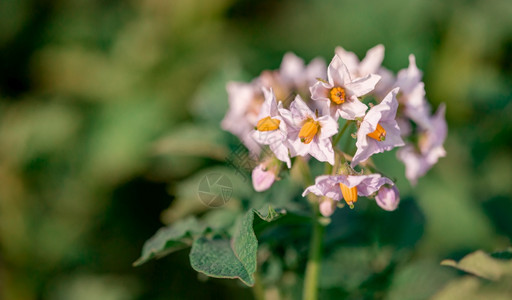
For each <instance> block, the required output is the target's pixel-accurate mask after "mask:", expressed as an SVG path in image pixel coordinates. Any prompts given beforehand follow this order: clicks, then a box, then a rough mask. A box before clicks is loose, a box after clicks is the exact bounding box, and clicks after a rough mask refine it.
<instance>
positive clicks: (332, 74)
mask: <svg viewBox="0 0 512 300" xmlns="http://www.w3.org/2000/svg"><path fill="white" fill-rule="evenodd" d="M327 79H328V81H329V84H330V85H331V86H343V85H345V83H346V82H351V81H352V80H351V78H350V74H349V71H348V69H347V66H345V64H343V61H342V60H341V58H340V57H339V56H338V55H334V57H333V59H332V61H331V63H330V64H329V67H328V68H327Z"/></svg>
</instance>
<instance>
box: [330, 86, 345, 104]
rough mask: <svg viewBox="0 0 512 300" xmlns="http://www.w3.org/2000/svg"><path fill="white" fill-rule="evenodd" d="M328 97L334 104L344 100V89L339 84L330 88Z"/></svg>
mask: <svg viewBox="0 0 512 300" xmlns="http://www.w3.org/2000/svg"><path fill="white" fill-rule="evenodd" d="M329 98H330V99H331V101H332V102H334V103H336V104H341V103H343V102H345V89H344V88H342V87H339V86H337V87H334V88H332V89H331V91H330V93H329Z"/></svg>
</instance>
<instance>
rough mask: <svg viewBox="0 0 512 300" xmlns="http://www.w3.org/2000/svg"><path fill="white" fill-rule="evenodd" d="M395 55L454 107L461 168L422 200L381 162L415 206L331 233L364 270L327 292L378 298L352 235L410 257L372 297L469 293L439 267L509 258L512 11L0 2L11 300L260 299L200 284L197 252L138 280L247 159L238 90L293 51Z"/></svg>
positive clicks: (495, 3) (353, 269) (1, 150)
mask: <svg viewBox="0 0 512 300" xmlns="http://www.w3.org/2000/svg"><path fill="white" fill-rule="evenodd" d="M379 43H382V44H384V46H385V47H386V56H385V59H384V62H383V65H384V66H386V67H388V68H389V69H391V70H393V71H395V72H396V71H398V70H400V69H401V68H405V67H407V64H408V60H407V56H408V55H409V54H410V53H413V54H415V55H416V58H417V64H418V67H419V68H420V69H422V70H423V72H424V80H425V85H426V91H427V97H428V99H429V100H430V102H431V103H432V105H433V106H434V107H437V105H439V103H441V102H445V103H446V104H447V120H448V124H449V134H448V139H447V141H446V144H445V146H446V150H447V153H448V155H447V157H446V158H444V159H441V160H440V162H439V163H438V165H437V166H435V167H434V168H433V169H432V170H431V171H430V172H429V173H428V174H427V176H426V177H424V178H422V179H420V181H419V184H418V185H417V186H416V187H415V188H414V189H411V187H410V186H409V185H408V183H407V182H405V180H404V179H403V175H399V174H403V171H404V167H403V166H402V165H401V164H400V163H399V162H397V161H396V160H395V159H394V153H390V154H389V155H382V156H381V157H380V159H378V160H377V163H378V164H381V165H382V166H383V169H386V170H387V171H388V172H390V173H392V174H394V175H395V176H397V177H399V178H401V180H400V181H399V187H400V189H401V193H402V198H403V202H402V206H401V207H400V209H399V210H398V211H397V212H393V213H387V212H384V211H375V212H373V211H372V212H370V213H364V212H362V210H356V211H348V210H344V211H343V212H341V213H338V214H337V215H334V218H333V224H332V225H331V227H330V230H336V225H337V221H336V220H335V218H336V216H338V220H340V219H343V220H345V221H340V222H341V224H338V226H339V227H338V229H339V228H341V230H342V231H343V233H341V234H340V236H343V238H342V241H344V242H345V243H346V244H350V245H353V246H354V247H351V248H344V249H345V250H343V251H337V252H335V251H333V253H330V254H331V255H333V256H334V258H333V259H334V260H336V261H338V260H339V261H340V262H343V261H345V262H346V261H347V259H346V257H349V260H350V261H351V262H352V265H350V264H348V265H347V264H346V263H344V264H341V266H342V267H340V270H327V271H326V273H327V274H329V273H328V272H330V271H332V272H346V274H345V273H344V274H345V275H346V276H345V275H343V276H345V277H344V278H345V280H344V281H343V282H341V283H340V282H337V281H333V282H329V280H324V281H323V282H324V289H325V290H324V291H327V292H329V293H331V292H332V293H333V294H334V295H341V296H347V297H348V296H350V297H352V298H353V299H359V298H363V297H367V296H368V295H367V294H366V292H365V288H364V286H363V288H359V289H354V287H357V286H360V285H359V283H360V282H358V280H360V281H361V282H362V281H364V280H365V278H367V275H366V274H365V272H367V269H365V267H364V266H366V265H368V264H369V265H372V264H373V263H375V261H373V260H372V261H371V262H369V261H368V259H367V258H365V253H366V252H368V251H370V250H368V249H370V248H371V247H369V246H371V245H372V243H371V242H368V240H371V239H368V240H364V241H362V242H361V241H359V240H358V239H357V238H354V236H353V235H350V233H347V232H346V231H350V230H353V232H354V233H353V234H356V233H358V232H361V231H363V229H365V230H366V229H368V231H367V232H370V233H372V232H381V231H382V232H384V236H387V237H389V239H391V240H392V242H390V244H391V245H393V247H394V248H393V249H394V250H390V249H387V248H384V249H387V250H386V251H388V252H386V251H384V250H382V251H380V252H379V254H378V255H377V258H375V257H374V256H372V257H373V258H375V259H377V260H378V261H381V260H384V261H389V260H390V258H389V257H391V256H398V257H401V259H399V260H398V261H399V262H398V263H396V264H394V265H393V268H391V269H390V268H388V269H386V272H384V275H383V278H384V279H382V278H381V279H379V281H378V282H381V283H380V284H381V285H382V286H385V287H386V288H385V289H384V288H382V290H386V291H387V292H386V293H380V294H379V293H377V292H375V290H372V291H373V292H372V293H371V294H372V295H373V296H368V297H369V298H378V299H381V298H386V299H424V298H428V297H430V296H431V295H433V294H434V293H435V292H436V291H438V290H440V289H441V288H442V287H443V285H444V284H446V281H447V279H449V278H453V277H454V276H456V274H455V273H454V271H453V270H449V269H447V268H446V267H441V266H439V262H440V261H441V260H442V259H445V258H460V257H462V256H463V255H465V254H467V253H469V252H471V251H474V250H476V249H483V250H486V251H495V250H500V249H504V248H506V247H507V246H509V245H510V239H511V237H512V221H511V219H510V215H511V213H512V184H511V183H512V142H511V141H512V139H511V137H512V101H511V100H512V2H511V1H507V0H485V1H484V0H473V1H469V0H458V1H441V0H411V1H398V0H390V1H380V0H369V1H355V0H343V1H335V0H324V1H312V0H294V1H292V0H282V1H271V0H261V1H254V0H240V1H235V0H167V1H165V0H142V1H120V0H110V1H100V0H74V1H64V0H55V1H44V0H2V1H0V299H192V298H194V299H195V298H200V299H214V298H216V299H217V298H239V299H246V298H248V297H252V296H251V291H250V289H248V288H244V287H242V286H241V285H240V284H239V283H237V282H236V281H233V280H218V279H208V280H206V279H205V278H204V277H202V276H198V275H197V273H196V272H195V271H193V270H192V269H191V267H190V265H189V262H188V250H184V251H180V252H178V253H175V254H173V255H171V256H169V257H166V258H164V259H162V260H159V261H153V262H151V263H148V264H146V265H143V266H141V267H137V268H133V267H132V266H131V264H132V262H133V261H135V260H136V259H137V258H138V256H139V254H140V250H141V248H142V245H143V243H144V241H145V240H146V239H148V238H149V237H150V236H151V235H152V234H153V233H154V232H155V231H156V230H157V229H158V228H159V227H161V226H162V225H163V224H164V223H169V222H172V221H173V220H175V219H177V218H179V217H180V216H183V215H186V214H189V213H197V212H199V211H200V210H204V209H205V208H204V207H202V208H201V205H202V204H201V203H199V201H198V199H197V198H195V191H194V190H193V189H194V188H195V185H196V184H197V182H198V179H197V178H196V179H194V177H192V179H190V176H191V175H193V174H195V173H196V172H197V171H198V170H201V169H205V168H210V167H212V166H221V165H223V164H224V162H223V160H224V158H225V157H226V155H227V154H228V153H229V151H230V149H232V147H233V145H236V143H237V142H236V138H234V137H233V136H231V135H230V134H228V133H225V132H222V130H221V129H220V120H221V119H222V117H223V116H224V113H225V112H226V110H227V107H228V104H227V94H226V92H225V84H226V82H227V81H229V80H242V81H250V80H251V79H252V78H254V77H256V76H258V75H259V73H260V72H261V71H263V70H264V69H277V68H278V67H279V64H280V61H281V59H282V56H283V55H284V53H285V52H287V51H292V52H294V53H295V54H297V55H298V56H300V57H302V58H304V59H305V60H306V61H310V60H311V59H312V58H314V57H316V56H321V57H323V58H324V59H325V60H326V61H329V60H330V59H331V58H332V56H333V54H334V48H335V47H336V46H343V47H344V48H345V49H348V50H351V51H354V52H355V53H356V54H358V55H359V57H362V56H363V55H364V53H365V52H366V50H367V49H369V48H371V47H373V46H374V45H376V44H379ZM400 176H401V177H400ZM187 180H188V183H189V185H188V187H189V188H187V186H186V185H184V184H182V182H187ZM248 190H250V189H248ZM187 195H188V196H187ZM180 197H181V198H186V199H187V200H188V202H187V201H181V202H180V203H188V204H180V205H175V204H174V205H173V207H171V209H169V210H166V208H168V207H169V206H170V205H172V203H174V202H175V201H176V199H178V198H180ZM187 197H188V198H187ZM233 203H235V202H234V201H233ZM232 205H236V204H232ZM347 220H349V221H350V222H351V223H350V224H352V225H350V224H348V222H347ZM347 224H348V225H347ZM332 242H333V241H331V244H332ZM304 243H305V244H307V243H308V241H304ZM331 244H329V241H328V243H327V247H326V249H327V250H326V251H327V252H329V251H330V248H329V247H330V245H331ZM357 247H360V248H357ZM358 249H359V250H358ZM351 251H352V252H351ZM365 251H366V252H365ZM370 252H371V251H370ZM373 258H372V259H373ZM359 261H360V264H358V263H356V262H359ZM395 261H396V260H395ZM402 261H403V262H402ZM384 264H386V263H384ZM299 265H300V264H299ZM372 266H374V265H372ZM372 268H373V267H372ZM374 269H375V268H373V269H371V270H374ZM285 275H286V274H285ZM365 276H366V277H365ZM415 276H416V277H415ZM286 278H287V277H286V276H285V280H286ZM359 278H362V279H359ZM411 278H412V279H411ZM408 280H409V281H408ZM411 280H412V281H411ZM290 285H293V282H292V283H290ZM372 286H376V284H374V285H372ZM376 289H377V290H379V288H376ZM408 293H409V294H408ZM326 295H327V294H326ZM404 295H405V296H404ZM413 295H414V296H413Z"/></svg>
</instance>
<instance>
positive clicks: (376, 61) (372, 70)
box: [358, 45, 384, 76]
mask: <svg viewBox="0 0 512 300" xmlns="http://www.w3.org/2000/svg"><path fill="white" fill-rule="evenodd" d="M382 60H384V46H383V45H377V46H375V47H373V48H371V49H370V50H368V51H367V52H366V56H365V58H363V60H362V61H361V63H360V64H359V72H358V73H359V76H366V75H368V74H376V73H377V71H378V69H379V68H380V65H381V64H382Z"/></svg>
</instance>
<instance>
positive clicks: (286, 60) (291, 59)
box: [279, 52, 327, 91]
mask: <svg viewBox="0 0 512 300" xmlns="http://www.w3.org/2000/svg"><path fill="white" fill-rule="evenodd" d="M326 70H327V66H326V65H325V61H324V60H323V59H321V58H315V59H313V60H312V61H311V62H310V63H309V64H308V65H307V66H306V65H305V63H304V60H303V59H302V58H300V57H298V56H297V55H295V54H293V53H291V52H288V53H286V54H285V55H284V57H283V61H282V62H281V67H280V68H279V74H280V76H281V78H282V80H283V81H284V82H286V83H287V84H289V85H291V86H293V87H295V88H296V89H298V90H299V91H301V90H302V91H303V90H305V91H307V88H308V87H309V86H311V85H313V84H314V83H315V82H316V79H317V78H318V77H321V76H323V74H325V72H326Z"/></svg>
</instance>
